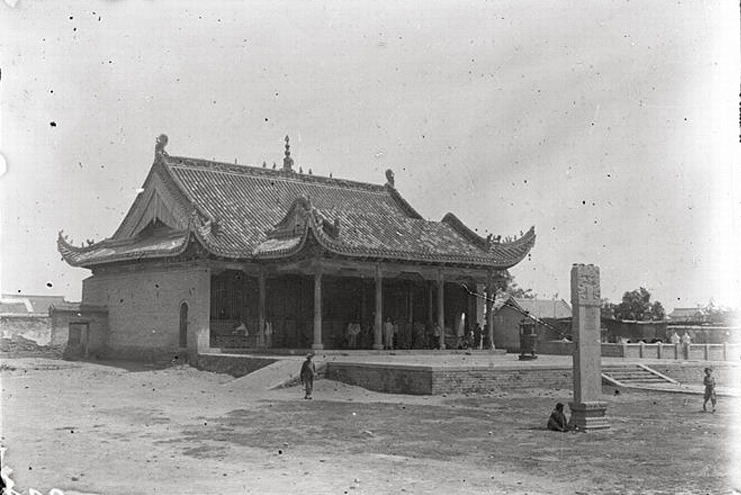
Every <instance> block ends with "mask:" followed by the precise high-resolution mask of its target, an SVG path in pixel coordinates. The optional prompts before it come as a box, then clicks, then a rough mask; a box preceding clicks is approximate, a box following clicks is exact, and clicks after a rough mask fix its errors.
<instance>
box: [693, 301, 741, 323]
mask: <svg viewBox="0 0 741 495" xmlns="http://www.w3.org/2000/svg"><path fill="white" fill-rule="evenodd" d="M697 311H698V317H699V319H700V323H705V324H709V325H733V323H734V321H735V320H736V317H737V316H738V315H737V314H736V312H735V311H734V310H732V309H730V308H725V307H723V306H716V305H715V303H714V302H713V300H712V299H711V300H710V302H708V303H707V304H706V305H705V306H698V308H697Z"/></svg>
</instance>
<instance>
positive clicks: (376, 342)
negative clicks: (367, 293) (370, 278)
mask: <svg viewBox="0 0 741 495" xmlns="http://www.w3.org/2000/svg"><path fill="white" fill-rule="evenodd" d="M382 328H383V279H382V278H381V267H380V266H378V265H376V321H375V324H374V325H373V349H375V350H377V351H380V350H382V349H383V340H382V338H381V331H382Z"/></svg>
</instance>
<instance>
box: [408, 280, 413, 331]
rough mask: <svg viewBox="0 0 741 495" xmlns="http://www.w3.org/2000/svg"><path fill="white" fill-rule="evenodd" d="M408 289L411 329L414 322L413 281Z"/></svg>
mask: <svg viewBox="0 0 741 495" xmlns="http://www.w3.org/2000/svg"><path fill="white" fill-rule="evenodd" d="M407 290H408V291H409V292H408V294H409V328H410V329H411V327H412V325H413V324H414V285H413V284H412V283H411V282H409V287H408V289H407Z"/></svg>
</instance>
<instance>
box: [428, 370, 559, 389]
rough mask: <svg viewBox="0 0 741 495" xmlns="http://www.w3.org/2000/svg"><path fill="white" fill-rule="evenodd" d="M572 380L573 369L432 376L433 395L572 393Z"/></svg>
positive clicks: (459, 372)
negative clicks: (522, 391)
mask: <svg viewBox="0 0 741 495" xmlns="http://www.w3.org/2000/svg"><path fill="white" fill-rule="evenodd" d="M572 376H573V375H572V370H571V369H563V368H530V369H522V368H518V369H501V368H496V369H491V368H437V369H434V370H433V372H432V393H433V395H440V394H449V393H487V392H493V391H497V390H515V389H523V388H548V389H558V388H563V389H570V388H571V387H572V384H573V380H572Z"/></svg>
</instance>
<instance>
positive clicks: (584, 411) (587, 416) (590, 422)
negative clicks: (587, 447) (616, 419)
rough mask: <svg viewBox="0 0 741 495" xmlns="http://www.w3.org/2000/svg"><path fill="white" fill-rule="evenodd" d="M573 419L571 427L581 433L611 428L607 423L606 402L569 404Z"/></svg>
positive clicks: (570, 421) (570, 423) (570, 422)
mask: <svg viewBox="0 0 741 495" xmlns="http://www.w3.org/2000/svg"><path fill="white" fill-rule="evenodd" d="M569 407H570V408H571V419H570V420H569V426H571V427H576V428H577V429H578V430H579V431H595V430H606V429H608V428H610V423H609V422H608V421H607V416H606V413H607V404H606V403H604V402H585V403H575V402H569Z"/></svg>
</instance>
